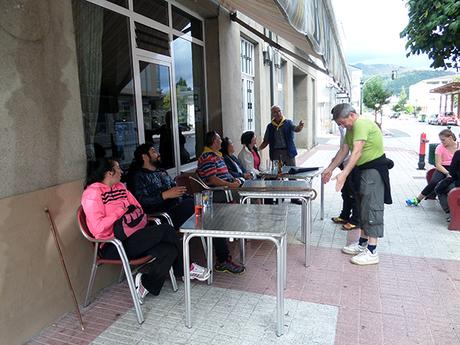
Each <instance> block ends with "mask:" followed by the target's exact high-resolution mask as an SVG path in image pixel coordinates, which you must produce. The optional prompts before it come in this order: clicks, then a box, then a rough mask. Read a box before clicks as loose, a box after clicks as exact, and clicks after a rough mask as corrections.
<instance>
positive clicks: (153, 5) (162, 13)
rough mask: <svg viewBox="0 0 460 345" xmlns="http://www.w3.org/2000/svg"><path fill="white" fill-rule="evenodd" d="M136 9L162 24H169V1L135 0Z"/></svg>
mask: <svg viewBox="0 0 460 345" xmlns="http://www.w3.org/2000/svg"><path fill="white" fill-rule="evenodd" d="M133 5H134V11H135V12H137V13H139V14H142V15H143V16H146V17H149V18H150V19H153V20H155V21H157V22H159V23H161V24H164V25H169V16H168V3H167V2H166V1H164V0H134V2H133Z"/></svg>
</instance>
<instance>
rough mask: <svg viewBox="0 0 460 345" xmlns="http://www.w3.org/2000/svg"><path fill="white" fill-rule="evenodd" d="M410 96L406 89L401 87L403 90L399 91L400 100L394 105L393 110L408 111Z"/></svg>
mask: <svg viewBox="0 0 460 345" xmlns="http://www.w3.org/2000/svg"><path fill="white" fill-rule="evenodd" d="M408 98H409V97H408V96H407V93H406V89H405V88H404V86H403V87H401V92H400V93H399V100H398V103H396V104H395V105H394V106H393V108H392V109H393V111H395V112H397V113H399V112H402V111H406V103H407V99H408Z"/></svg>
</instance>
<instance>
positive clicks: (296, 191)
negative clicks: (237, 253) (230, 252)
mask: <svg viewBox="0 0 460 345" xmlns="http://www.w3.org/2000/svg"><path fill="white" fill-rule="evenodd" d="M310 186H311V185H310V183H308V182H307V181H304V180H287V181H286V180H246V181H245V182H244V183H243V186H241V188H240V189H238V193H239V194H240V197H241V198H240V203H242V204H244V203H248V202H249V201H250V199H299V200H301V201H302V210H301V213H300V217H301V218H300V232H301V239H302V242H304V243H305V266H309V265H310V262H311V253H310V252H311V251H310V238H311V229H312V215H311V200H314V199H315V198H316V194H317V193H316V191H315V190H314V189H312V188H311V187H310ZM264 207H266V206H264ZM240 249H241V253H242V255H241V256H242V258H241V261H242V262H244V256H245V251H244V241H241V247H240Z"/></svg>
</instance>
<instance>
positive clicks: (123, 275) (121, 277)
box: [118, 268, 125, 283]
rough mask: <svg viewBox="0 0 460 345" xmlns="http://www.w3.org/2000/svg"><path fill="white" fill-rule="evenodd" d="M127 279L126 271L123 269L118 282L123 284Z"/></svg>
mask: <svg viewBox="0 0 460 345" xmlns="http://www.w3.org/2000/svg"><path fill="white" fill-rule="evenodd" d="M124 278H125V271H124V269H123V268H122V269H121V270H120V275H119V276H118V282H119V283H121V282H122V281H123V279H124Z"/></svg>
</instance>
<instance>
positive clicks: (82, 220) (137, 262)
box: [77, 206, 177, 324]
mask: <svg viewBox="0 0 460 345" xmlns="http://www.w3.org/2000/svg"><path fill="white" fill-rule="evenodd" d="M77 220H78V225H79V228H80V231H81V233H82V235H83V236H84V237H85V238H86V239H87V240H88V241H90V242H92V245H93V248H94V256H93V263H92V265H91V276H90V278H89V283H88V289H87V291H86V298H85V304H84V306H85V307H86V306H87V305H88V304H89V302H90V295H91V290H92V288H93V284H94V280H95V278H96V272H97V269H98V267H99V266H100V265H103V264H106V265H122V266H123V270H122V272H124V274H125V276H126V280H127V281H128V286H129V291H130V293H131V297H132V299H133V303H134V309H135V310H136V317H137V321H138V322H139V323H140V324H142V323H143V322H144V315H143V313H142V309H141V305H140V302H139V298H138V296H137V293H136V287H135V285H134V280H133V272H132V271H131V265H132V266H140V267H142V266H143V265H145V264H147V263H149V262H152V261H154V260H155V258H154V257H152V256H151V255H147V256H143V257H141V258H137V259H133V260H129V259H128V257H127V255H126V252H125V249H124V248H123V245H122V243H121V241H120V240H118V239H116V238H114V239H110V240H100V239H95V238H94V236H93V234H92V233H91V232H90V231H89V229H88V225H87V223H86V215H85V212H84V211H83V208H82V207H81V206H80V207H79V208H78V211H77ZM99 243H112V244H113V245H114V246H115V247H116V248H117V251H118V254H119V256H120V259H103V258H101V257H100V255H99ZM169 276H170V278H171V283H172V286H173V290H174V291H177V282H176V277H175V276H174V271H173V268H172V267H171V269H170V270H169Z"/></svg>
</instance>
